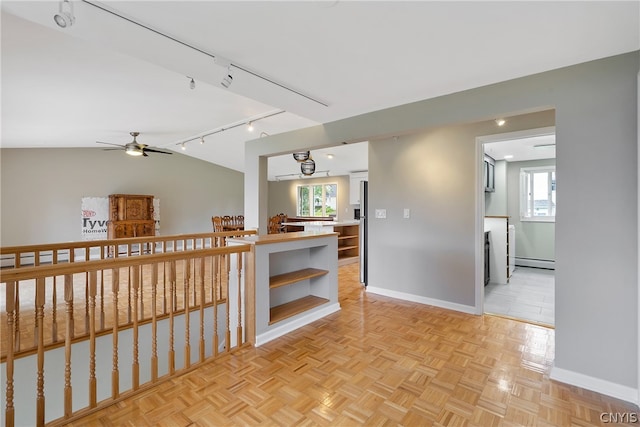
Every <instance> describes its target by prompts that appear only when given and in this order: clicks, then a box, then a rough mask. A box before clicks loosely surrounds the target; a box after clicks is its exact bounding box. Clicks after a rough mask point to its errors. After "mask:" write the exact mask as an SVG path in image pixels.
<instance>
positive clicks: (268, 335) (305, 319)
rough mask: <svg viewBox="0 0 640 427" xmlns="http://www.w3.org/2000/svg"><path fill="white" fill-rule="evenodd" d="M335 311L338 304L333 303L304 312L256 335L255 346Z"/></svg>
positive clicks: (337, 308) (338, 307) (338, 308)
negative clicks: (307, 312) (289, 320)
mask: <svg viewBox="0 0 640 427" xmlns="http://www.w3.org/2000/svg"><path fill="white" fill-rule="evenodd" d="M336 311H340V304H339V303H335V304H331V305H328V306H326V307H322V308H321V309H319V310H315V311H312V312H311V313H309V314H304V315H302V316H300V317H297V318H295V320H293V321H291V322H288V323H286V324H284V325H282V326H278V327H276V328H273V329H271V330H269V331H268V332H265V333H264V334H260V335H258V336H256V347H259V346H261V345H262V344H266V343H268V342H269V341H272V340H274V339H276V338H278V337H281V336H283V335H285V334H288V333H289V332H291V331H294V330H296V329H298V328H301V327H303V326H305V325H308V324H309V323H311V322H315V321H316V320H319V319H322V318H323V317H325V316H328V315H330V314H332V313H335V312H336Z"/></svg>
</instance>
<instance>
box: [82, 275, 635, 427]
mask: <svg viewBox="0 0 640 427" xmlns="http://www.w3.org/2000/svg"><path fill="white" fill-rule="evenodd" d="M357 277H358V265H357V264H352V265H347V266H343V267H340V272H339V280H340V288H339V296H340V305H341V307H342V310H341V311H340V312H338V313H334V314H332V315H330V316H327V317H325V318H324V319H321V320H320V321H317V322H314V323H312V324H310V325H307V326H305V327H303V328H300V329H298V330H296V331H294V332H293V333H290V334H288V335H286V336H284V337H281V338H279V339H277V340H274V341H272V342H270V343H267V344H265V345H263V346H261V347H258V348H247V349H242V350H240V351H238V352H236V353H233V354H230V355H228V356H226V357H224V358H222V359H218V360H215V361H212V362H211V363H208V364H206V365H205V366H204V367H202V368H200V369H198V370H196V371H194V372H191V373H188V374H185V375H183V376H181V377H178V378H175V379H173V380H171V381H168V382H165V383H162V384H161V385H160V386H158V387H156V388H154V389H152V390H149V391H147V392H145V393H143V394H140V395H138V396H135V397H133V398H130V399H128V400H125V401H122V402H119V403H118V404H116V405H113V406H111V407H109V408H107V409H105V410H102V411H100V412H97V413H94V414H92V415H90V416H87V417H85V418H83V419H81V420H79V421H77V422H74V423H73V424H71V425H72V426H87V425H91V426H116V425H127V426H151V425H153V426H232V425H266V426H290V425H302V426H358V425H367V426H386V425H389V426H392V425H402V426H431V425H433V426H482V427H484V426H522V425H526V426H569V425H574V426H590V425H596V426H597V425H605V424H604V423H603V422H602V421H601V419H600V414H601V413H603V412H606V413H610V412H613V413H622V412H633V413H635V414H637V413H638V408H637V407H635V406H634V405H631V404H628V403H624V402H621V401H618V400H615V399H612V398H609V397H606V396H602V395H600V394H598V393H594V392H591V391H587V390H583V389H580V388H577V387H572V386H568V385H565V384H561V383H558V382H555V381H551V380H550V379H549V371H550V369H551V365H552V362H553V357H554V331H553V330H552V329H547V328H544V327H540V326H534V325H529V324H526V323H522V322H517V321H514V320H509V319H503V318H499V317H492V316H472V315H467V314H463V313H457V312H452V311H448V310H444V309H439V308H435V307H430V306H425V305H421V304H415V303H410V302H405V301H400V300H395V299H392V298H387V297H383V296H379V295H373V294H367V293H366V292H365V291H364V290H363V289H362V287H361V286H360V284H359V283H357ZM606 425H610V424H606ZM630 425H637V424H630Z"/></svg>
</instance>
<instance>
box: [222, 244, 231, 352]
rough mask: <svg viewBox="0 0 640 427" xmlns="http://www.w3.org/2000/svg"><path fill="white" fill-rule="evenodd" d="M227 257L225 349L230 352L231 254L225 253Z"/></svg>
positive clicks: (225, 271) (225, 268) (225, 263)
mask: <svg viewBox="0 0 640 427" xmlns="http://www.w3.org/2000/svg"><path fill="white" fill-rule="evenodd" d="M224 257H225V262H224V266H225V267H224V278H225V282H226V286H225V289H226V291H225V301H226V304H225V305H226V306H227V326H226V331H225V342H224V346H225V351H226V352H227V353H228V352H230V351H231V304H230V302H231V301H230V298H229V291H230V289H229V282H230V280H229V278H230V277H231V269H230V268H229V256H228V255H224Z"/></svg>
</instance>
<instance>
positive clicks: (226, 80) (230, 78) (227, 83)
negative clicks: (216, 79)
mask: <svg viewBox="0 0 640 427" xmlns="http://www.w3.org/2000/svg"><path fill="white" fill-rule="evenodd" d="M231 83H233V76H232V75H231V67H229V68H227V75H226V76H224V77H223V78H222V81H221V82H220V84H221V85H222V87H224V88H225V89H229V86H231Z"/></svg>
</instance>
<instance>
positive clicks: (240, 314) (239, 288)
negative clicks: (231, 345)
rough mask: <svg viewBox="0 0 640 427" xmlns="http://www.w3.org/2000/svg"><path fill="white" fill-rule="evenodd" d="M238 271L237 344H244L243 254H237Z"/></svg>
mask: <svg viewBox="0 0 640 427" xmlns="http://www.w3.org/2000/svg"><path fill="white" fill-rule="evenodd" d="M236 258H237V260H238V261H237V272H238V329H237V332H238V342H237V343H236V345H237V346H238V347H240V346H241V345H242V285H241V284H242V254H236Z"/></svg>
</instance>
